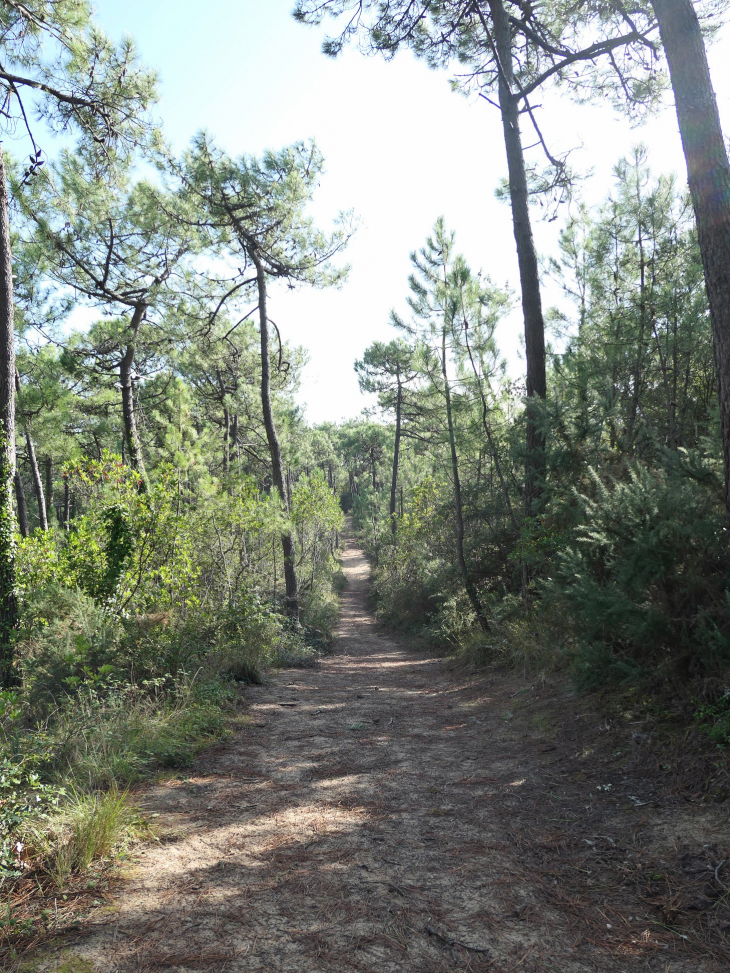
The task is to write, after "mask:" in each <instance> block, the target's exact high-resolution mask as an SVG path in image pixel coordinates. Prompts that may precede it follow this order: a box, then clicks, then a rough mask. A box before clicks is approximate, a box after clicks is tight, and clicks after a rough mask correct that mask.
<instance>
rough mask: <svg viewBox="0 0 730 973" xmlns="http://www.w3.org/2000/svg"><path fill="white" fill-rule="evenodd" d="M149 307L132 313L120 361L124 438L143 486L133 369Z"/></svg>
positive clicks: (144, 472)
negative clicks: (137, 342) (140, 330)
mask: <svg viewBox="0 0 730 973" xmlns="http://www.w3.org/2000/svg"><path fill="white" fill-rule="evenodd" d="M146 310H147V308H146V306H145V305H144V304H138V305H137V306H136V307H135V309H134V313H133V314H132V321H131V324H130V330H131V332H132V334H131V341H130V342H129V344H128V345H127V347H126V349H125V352H124V355H123V356H122V358H121V361H120V362H119V381H120V383H121V386H122V413H123V415H124V438H125V440H126V443H127V448H128V449H129V460H130V463H131V465H132V467H133V468H134V469H135V470H137V472H138V473H139V475H140V478H141V480H142V488H143V489H145V490H146V489H147V488H148V486H149V483H148V480H147V470H146V469H145V465H144V459H143V457H142V444H141V443H140V441H139V433H138V431H137V418H136V415H135V409H134V381H133V379H132V369H133V366H134V352H135V341H136V338H137V334H138V333H139V327H140V325H141V324H142V320H143V318H144V316H145V312H146Z"/></svg>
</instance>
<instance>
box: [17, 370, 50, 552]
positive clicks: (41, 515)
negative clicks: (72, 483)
mask: <svg viewBox="0 0 730 973" xmlns="http://www.w3.org/2000/svg"><path fill="white" fill-rule="evenodd" d="M15 391H16V394H17V395H20V373H19V372H18V369H17V368H16V369H15ZM24 425H25V428H24V430H23V431H24V433H25V446H26V449H27V452H28V462H29V463H30V471H31V474H32V476H33V487H34V489H35V497H36V503H37V504H38V522H39V524H40V528H41V530H48V517H47V515H46V498H45V495H44V493H43V478H42V477H41V471H40V468H39V466H38V457H37V456H36V454H35V446H34V445H33V438H32V436H31V434H30V425H29V421H28V420H26V421H25V423H24ZM16 493H17V484H16ZM23 500H24V501H25V497H24V498H23ZM26 511H27V507H26ZM26 520H27V512H26ZM26 526H27V525H26ZM27 536H28V535H27V533H26V534H23V537H27Z"/></svg>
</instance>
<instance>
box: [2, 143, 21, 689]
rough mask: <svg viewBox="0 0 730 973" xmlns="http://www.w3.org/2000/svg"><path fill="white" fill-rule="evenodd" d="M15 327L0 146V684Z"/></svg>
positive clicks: (8, 563) (8, 578) (11, 598)
mask: <svg viewBox="0 0 730 973" xmlns="http://www.w3.org/2000/svg"><path fill="white" fill-rule="evenodd" d="M14 478H15V327H14V321H13V258H12V253H11V250H10V217H9V213H8V188H7V182H6V179H5V159H4V155H3V150H2V146H0V684H1V685H2V687H3V689H9V688H10V686H11V685H12V684H13V641H12V639H13V632H14V630H15V628H16V627H17V624H18V606H17V601H16V596H15V512H14V510H13V480H14Z"/></svg>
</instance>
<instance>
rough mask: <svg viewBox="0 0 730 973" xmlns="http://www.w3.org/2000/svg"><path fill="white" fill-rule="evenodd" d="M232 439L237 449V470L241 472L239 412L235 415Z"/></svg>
mask: <svg viewBox="0 0 730 973" xmlns="http://www.w3.org/2000/svg"><path fill="white" fill-rule="evenodd" d="M231 439H232V440H233V448H234V449H235V451H236V470H237V471H238V472H239V473H240V472H241V450H240V448H239V445H238V413H237V412H236V413H235V415H234V416H233V426H232V429H231Z"/></svg>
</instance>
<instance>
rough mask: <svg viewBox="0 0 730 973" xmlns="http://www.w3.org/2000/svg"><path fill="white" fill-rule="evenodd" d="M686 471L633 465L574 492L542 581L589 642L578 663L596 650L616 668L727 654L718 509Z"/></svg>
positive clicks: (729, 629) (698, 661) (728, 624)
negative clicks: (571, 515) (571, 513)
mask: <svg viewBox="0 0 730 973" xmlns="http://www.w3.org/2000/svg"><path fill="white" fill-rule="evenodd" d="M691 473H692V470H690V469H689V463H685V464H684V466H682V465H681V464H680V463H675V464H674V465H668V466H667V467H666V468H664V469H661V470H649V469H647V468H645V467H643V466H640V465H635V466H633V467H631V468H630V470H629V473H628V476H627V478H626V479H624V480H617V479H609V480H608V481H607V482H604V481H603V480H602V479H601V478H600V477H599V476H598V475H597V474H595V473H593V475H592V482H593V488H594V489H593V495H592V496H587V495H576V499H577V501H578V503H579V507H580V514H581V516H580V518H579V522H578V525H577V527H576V529H575V532H574V540H573V541H572V543H570V544H569V545H568V546H567V547H566V548H565V549H564V550H563V551H562V552H561V553H560V554H559V555H558V558H557V565H556V570H555V572H554V576H553V578H552V579H550V580H548V582H547V584H546V586H545V587H546V594H547V596H548V603H549V605H550V607H551V608H552V610H553V611H555V610H556V609H557V610H559V611H565V609H567V610H568V612H569V615H570V617H571V618H572V620H573V622H574V625H575V628H576V629H577V630H578V631H579V632H580V633H581V638H582V640H584V641H585V642H586V644H587V646H588V648H586V649H585V650H584V654H583V658H584V663H580V664H579V665H581V664H582V665H584V668H585V667H586V666H589V663H588V662H587V661H586V660H588V659H589V658H590V657H591V655H592V654H593V657H594V661H595V659H597V656H595V653H596V652H600V653H602V655H601V658H602V659H603V662H601V667H603V669H605V670H606V671H608V670H610V669H611V668H612V666H613V668H614V670H615V672H618V670H616V669H615V666H618V667H619V669H622V667H623V666H624V665H628V666H629V667H630V668H631V669H632V670H633V671H635V670H636V668H637V667H638V666H640V665H641V664H642V663H643V662H645V661H648V660H649V659H652V658H654V659H656V658H665V659H666V658H670V659H671V660H674V661H675V662H679V663H681V664H683V665H685V666H689V667H690V668H691V669H692V668H693V667H697V666H698V665H705V666H710V665H712V664H713V663H714V662H716V661H717V660H718V658H720V659H722V658H724V659H727V658H728V657H730V641H728V637H729V636H730V611H728V603H727V600H726V594H725V592H726V590H727V587H728V573H727V568H726V560H727V554H726V550H725V547H726V539H725V528H724V521H723V516H722V511H721V508H720V505H719V504H718V502H717V500H716V498H715V496H714V495H713V492H712V491H711V490H708V489H707V484H706V483H704V482H701V480H700V479H698V478H697V477H696V476H693V475H691ZM708 630H711V631H712V633H713V635H714V640H712V641H711V640H708V638H707V633H708ZM599 645H602V646H606V647H608V648H610V649H611V650H612V652H613V653H614V655H612V656H611V658H614V656H615V658H616V660H617V661H616V662H615V663H611V664H609V661H608V660H609V655H610V653H609V655H606V654H605V651H604V649H600V650H598V649H596V646H599ZM622 671H623V669H622Z"/></svg>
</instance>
